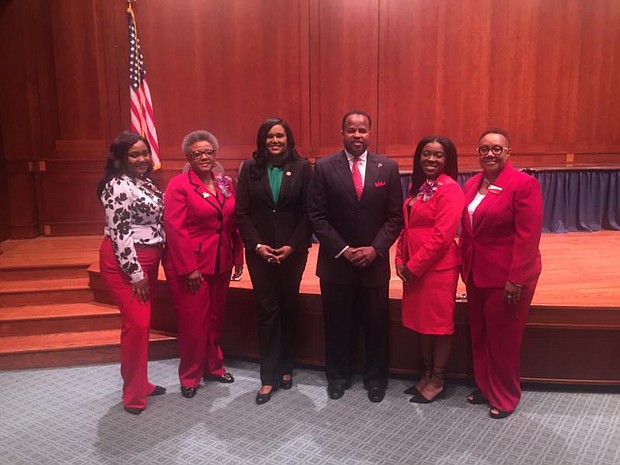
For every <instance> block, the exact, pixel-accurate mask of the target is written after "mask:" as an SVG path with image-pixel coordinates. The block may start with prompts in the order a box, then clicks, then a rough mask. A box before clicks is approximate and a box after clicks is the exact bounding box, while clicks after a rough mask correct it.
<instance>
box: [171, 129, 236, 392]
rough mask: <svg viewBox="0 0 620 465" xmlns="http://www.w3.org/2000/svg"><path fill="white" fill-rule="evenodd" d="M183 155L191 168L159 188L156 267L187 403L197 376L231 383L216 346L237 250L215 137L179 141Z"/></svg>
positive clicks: (197, 134) (229, 191) (229, 192)
mask: <svg viewBox="0 0 620 465" xmlns="http://www.w3.org/2000/svg"><path fill="white" fill-rule="evenodd" d="M182 149H183V152H184V153H185V156H186V157H187V161H188V162H189V164H190V165H191V169H190V170H189V171H187V172H186V173H181V174H179V175H178V176H175V177H174V178H172V179H171V180H170V182H169V183H168V188H167V189H166V194H165V197H164V226H165V229H166V234H167V238H168V248H167V250H166V254H165V255H164V261H163V264H164V271H165V272H166V280H167V281H168V286H169V288H170V294H171V297H172V305H173V307H174V310H175V313H176V315H177V322H178V341H179V356H180V358H181V362H180V364H179V379H180V381H181V393H182V394H183V396H184V397H187V398H191V397H194V396H195V395H196V389H197V388H198V384H199V382H200V378H201V377H202V378H204V380H205V381H219V382H221V383H232V382H234V378H233V376H232V374H230V373H228V372H227V371H226V370H225V369H224V367H223V365H222V359H223V356H222V349H221V348H220V345H219V341H220V336H221V334H222V324H223V318H224V310H225V308H226V297H227V294H228V286H229V283H230V276H231V271H232V268H233V266H234V268H235V275H236V276H240V275H241V272H242V270H243V247H242V245H241V239H240V237H239V233H238V230H237V224H236V221H235V215H234V212H235V198H234V196H233V188H232V180H231V178H230V177H228V176H223V175H222V174H214V173H213V167H214V166H215V164H216V160H215V155H216V152H217V149H218V142H217V139H216V138H215V136H213V134H211V133H209V132H207V131H194V132H191V133H190V134H188V135H187V136H185V138H184V139H183V144H182Z"/></svg>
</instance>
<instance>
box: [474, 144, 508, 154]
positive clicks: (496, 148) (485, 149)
mask: <svg viewBox="0 0 620 465" xmlns="http://www.w3.org/2000/svg"><path fill="white" fill-rule="evenodd" d="M509 148H510V147H502V146H501V145H492V146H490V147H489V146H488V145H481V146H480V147H478V148H477V149H476V150H477V152H478V153H479V154H480V155H487V154H488V153H489V152H491V153H492V154H493V155H500V154H501V153H502V152H503V151H504V150H508V149H509Z"/></svg>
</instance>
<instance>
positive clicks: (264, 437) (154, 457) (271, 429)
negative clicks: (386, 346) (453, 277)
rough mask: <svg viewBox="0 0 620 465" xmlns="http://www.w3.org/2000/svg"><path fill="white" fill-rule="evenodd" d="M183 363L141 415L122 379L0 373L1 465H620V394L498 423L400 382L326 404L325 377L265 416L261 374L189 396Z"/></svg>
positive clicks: (531, 401)
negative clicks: (131, 406) (373, 397)
mask: <svg viewBox="0 0 620 465" xmlns="http://www.w3.org/2000/svg"><path fill="white" fill-rule="evenodd" d="M177 364H178V360H165V361H159V362H151V363H150V365H149V370H150V374H151V381H153V382H155V383H157V384H161V385H163V386H165V387H167V388H168V393H167V394H166V395H163V396H159V397H155V398H150V399H149V407H148V409H147V410H146V411H144V412H143V413H142V414H141V415H139V416H133V415H129V414H127V413H125V412H124V411H123V408H122V404H121V403H120V388H121V381H120V374H119V366H118V365H117V364H113V365H97V366H88V367H75V368H57V369H45V370H24V371H8V372H2V373H0V392H1V393H2V403H1V406H0V425H1V426H0V463H1V464H11V465H18V464H24V465H25V464H28V465H31V464H277V463H278V464H279V463H282V464H381V463H385V464H492V465H499V464H562V465H570V464H579V465H584V464H609V465H618V464H620V396H619V395H618V394H617V393H605V392H603V393H591V392H557V391H555V392H553V391H542V390H535V391H531V390H529V391H526V392H525V393H524V398H523V400H522V402H521V404H520V406H519V409H518V411H517V413H516V414H515V415H513V416H511V417H509V418H507V419H505V420H500V421H497V420H492V419H490V418H489V416H488V407H486V406H471V405H469V404H468V403H467V402H466V401H465V396H466V395H467V393H468V392H469V390H470V387H468V386H465V385H454V384H451V385H450V390H449V392H448V396H447V398H446V399H444V400H441V401H438V402H435V403H433V404H431V405H418V404H412V403H410V402H408V396H406V395H404V394H402V391H403V389H404V388H405V387H408V386H409V384H410V382H409V381H406V380H402V379H392V380H390V385H389V389H388V393H387V396H386V399H385V400H384V401H383V402H382V403H380V404H372V403H370V402H369V401H368V399H367V397H366V391H364V390H363V388H362V386H361V383H360V380H359V379H357V380H356V383H355V384H354V386H353V388H352V389H351V390H349V391H347V392H346V394H345V396H344V397H343V398H342V399H340V400H336V401H334V400H330V399H328V397H327V394H326V390H325V381H324V377H323V374H322V373H321V372H320V371H314V370H298V371H296V372H295V386H294V387H293V389H291V390H290V391H278V392H277V393H275V394H274V395H273V397H272V400H271V402H269V403H267V404H265V405H262V406H257V405H256V404H255V403H254V396H255V394H256V390H257V389H258V387H259V386H258V385H259V382H258V366H257V365H256V364H254V363H250V362H245V361H230V362H229V363H228V365H227V367H228V368H229V369H230V371H232V372H233V373H234V375H235V378H236V382H235V383H234V384H231V385H223V384H218V383H209V385H208V386H206V387H202V388H201V389H200V390H199V391H198V394H197V396H196V397H195V398H193V399H185V398H183V397H181V395H180V393H179V386H178V380H177V377H176V369H177Z"/></svg>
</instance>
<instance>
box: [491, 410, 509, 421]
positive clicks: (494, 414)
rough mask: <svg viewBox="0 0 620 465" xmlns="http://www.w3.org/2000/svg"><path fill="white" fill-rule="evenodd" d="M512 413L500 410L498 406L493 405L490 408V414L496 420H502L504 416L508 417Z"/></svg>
mask: <svg viewBox="0 0 620 465" xmlns="http://www.w3.org/2000/svg"><path fill="white" fill-rule="evenodd" d="M510 415H512V412H506V411H505V410H500V409H498V408H496V407H491V410H489V416H490V417H491V418H493V419H494V420H501V419H502V418H506V417H509V416H510Z"/></svg>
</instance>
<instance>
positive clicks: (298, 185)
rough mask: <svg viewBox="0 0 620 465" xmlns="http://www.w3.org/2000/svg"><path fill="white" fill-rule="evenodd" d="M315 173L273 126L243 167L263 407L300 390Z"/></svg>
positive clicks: (241, 200)
mask: <svg viewBox="0 0 620 465" xmlns="http://www.w3.org/2000/svg"><path fill="white" fill-rule="evenodd" d="M311 176H312V168H311V166H310V163H309V162H308V161H307V160H305V159H303V158H301V157H300V156H299V154H298V153H297V150H295V139H294V138H293V133H292V131H291V128H290V127H289V125H288V124H287V123H286V122H285V121H283V120H281V119H279V118H271V119H268V120H266V121H265V122H264V123H263V124H261V125H260V127H259V128H258V134H257V136H256V151H255V152H254V153H253V154H252V158H251V159H250V160H247V161H245V162H244V163H243V165H242V167H241V171H240V173H239V182H238V186H237V203H236V206H235V212H236V214H237V224H238V226H239V231H240V232H241V237H242V239H243V242H244V245H245V249H246V252H245V253H246V263H247V267H248V271H249V272H250V278H251V280H252V286H253V287H254V294H255V296H256V302H257V313H258V340H259V350H260V377H261V383H262V386H261V388H260V390H259V391H258V394H257V395H256V403H257V404H264V403H266V402H268V401H269V400H270V399H271V393H272V392H274V391H275V390H277V389H278V387H281V388H283V389H290V388H291V387H292V386H293V357H294V346H295V315H296V307H297V296H298V294H299V285H300V282H301V276H302V274H303V272H304V268H305V267H306V261H307V259H308V247H310V236H311V230H310V224H309V222H308V218H307V215H306V191H307V188H308V184H309V183H310V178H311Z"/></svg>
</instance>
